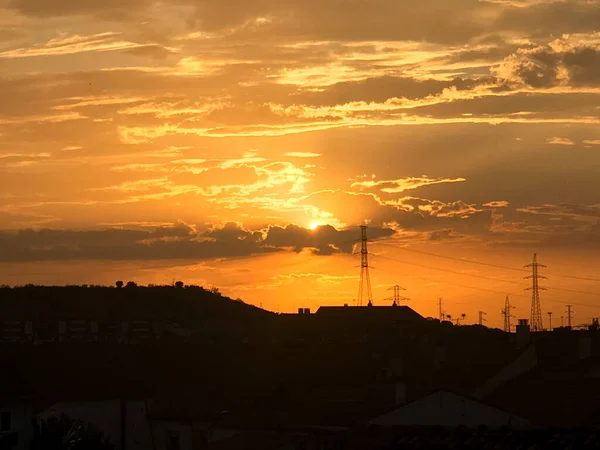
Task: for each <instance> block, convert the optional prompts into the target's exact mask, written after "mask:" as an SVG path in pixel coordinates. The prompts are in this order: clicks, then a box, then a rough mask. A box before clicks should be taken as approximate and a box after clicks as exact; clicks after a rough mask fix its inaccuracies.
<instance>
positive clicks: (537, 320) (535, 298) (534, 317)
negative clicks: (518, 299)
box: [525, 253, 546, 331]
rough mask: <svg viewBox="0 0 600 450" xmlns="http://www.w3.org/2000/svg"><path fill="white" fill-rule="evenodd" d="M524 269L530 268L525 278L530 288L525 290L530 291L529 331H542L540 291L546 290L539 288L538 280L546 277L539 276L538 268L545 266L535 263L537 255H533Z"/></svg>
mask: <svg viewBox="0 0 600 450" xmlns="http://www.w3.org/2000/svg"><path fill="white" fill-rule="evenodd" d="M525 267H530V268H531V275H529V276H527V277H525V278H526V279H531V287H529V288H527V289H526V290H528V291H531V323H530V326H531V331H543V330H544V324H543V323H542V307H541V305H540V291H545V290H546V289H545V288H543V287H540V285H539V280H540V279H545V278H546V277H544V276H542V275H540V274H539V268H540V267H546V266H544V265H543V264H539V263H538V262H537V253H534V254H533V262H532V263H531V264H527V265H526V266H525Z"/></svg>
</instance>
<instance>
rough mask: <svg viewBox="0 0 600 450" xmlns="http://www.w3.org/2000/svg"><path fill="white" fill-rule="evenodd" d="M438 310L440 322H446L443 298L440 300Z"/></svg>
mask: <svg viewBox="0 0 600 450" xmlns="http://www.w3.org/2000/svg"><path fill="white" fill-rule="evenodd" d="M438 308H439V310H440V322H443V321H444V309H443V306H442V297H440V298H438Z"/></svg>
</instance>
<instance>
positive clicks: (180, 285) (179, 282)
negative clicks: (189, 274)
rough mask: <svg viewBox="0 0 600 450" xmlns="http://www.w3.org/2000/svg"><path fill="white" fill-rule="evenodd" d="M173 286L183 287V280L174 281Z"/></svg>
mask: <svg viewBox="0 0 600 450" xmlns="http://www.w3.org/2000/svg"><path fill="white" fill-rule="evenodd" d="M175 287H176V288H177V289H182V288H183V281H178V282H176V283H175Z"/></svg>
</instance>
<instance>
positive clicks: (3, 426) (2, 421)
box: [0, 411, 12, 431]
mask: <svg viewBox="0 0 600 450" xmlns="http://www.w3.org/2000/svg"><path fill="white" fill-rule="evenodd" d="M11 419H12V417H11V415H10V412H6V411H4V412H2V413H0V431H10V429H11V428H12V423H11V422H12V420H11Z"/></svg>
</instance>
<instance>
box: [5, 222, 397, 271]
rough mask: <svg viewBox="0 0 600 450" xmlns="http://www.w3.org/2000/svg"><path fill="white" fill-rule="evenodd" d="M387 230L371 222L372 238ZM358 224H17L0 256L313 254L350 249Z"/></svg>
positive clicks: (89, 257) (129, 257) (81, 257)
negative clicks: (260, 227)
mask: <svg viewBox="0 0 600 450" xmlns="http://www.w3.org/2000/svg"><path fill="white" fill-rule="evenodd" d="M393 233H394V232H393V230H391V229H388V228H373V229H372V230H371V237H372V238H373V239H377V238H381V237H387V236H391V235H392V234H393ZM357 235H359V231H358V229H346V230H336V229H335V228H333V227H330V226H324V227H320V228H318V229H317V230H315V231H310V230H307V229H304V228H301V227H297V226H294V225H289V226H286V227H270V228H269V229H268V230H267V231H266V233H265V234H264V235H263V233H262V232H258V231H254V232H253V231H248V230H245V229H243V228H240V227H239V226H238V225H235V224H226V225H224V226H223V227H216V228H213V229H209V230H207V231H204V232H197V231H195V229H194V228H193V227H191V226H189V225H186V224H183V223H180V224H178V225H176V226H172V227H157V228H154V229H135V230H134V229H105V230H87V231H77V230H52V229H41V230H19V231H3V232H0V261H3V262H22V261H54V260H57V261H64V260H98V259H104V260H158V259H198V260H203V259H212V258H225V257H241V256H250V255H256V254H265V253H273V252H281V251H285V250H287V249H293V250H294V251H296V252H299V251H302V250H303V249H311V250H312V251H313V253H314V254H315V255H331V254H333V253H351V252H352V249H353V242H354V240H355V238H356V236H357Z"/></svg>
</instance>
